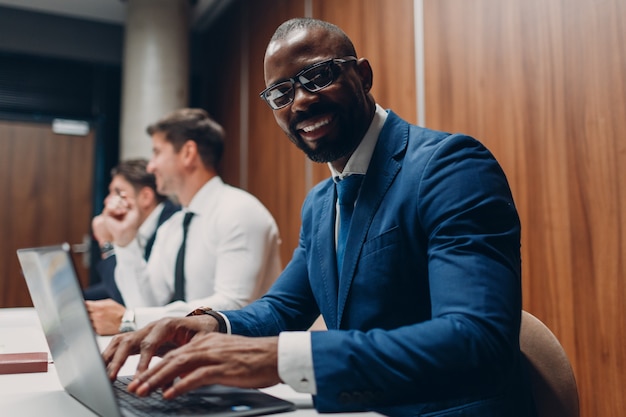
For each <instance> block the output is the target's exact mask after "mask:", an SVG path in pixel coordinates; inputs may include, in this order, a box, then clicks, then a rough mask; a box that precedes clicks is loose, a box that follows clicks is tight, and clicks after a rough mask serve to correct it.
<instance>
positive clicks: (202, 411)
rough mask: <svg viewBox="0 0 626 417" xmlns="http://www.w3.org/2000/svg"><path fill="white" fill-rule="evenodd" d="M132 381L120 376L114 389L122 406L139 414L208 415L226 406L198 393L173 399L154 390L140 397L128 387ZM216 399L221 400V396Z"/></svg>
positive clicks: (151, 415) (149, 416)
mask: <svg viewBox="0 0 626 417" xmlns="http://www.w3.org/2000/svg"><path fill="white" fill-rule="evenodd" d="M130 381H131V378H126V377H120V378H118V379H117V380H116V381H115V382H114V383H113V388H114V389H113V390H114V392H115V396H116V397H117V400H118V402H119V405H120V408H122V409H129V410H132V412H133V413H134V414H136V415H138V416H146V417H154V416H173V415H175V416H180V415H206V414H208V413H209V412H210V411H211V410H215V409H222V410H223V408H224V407H223V406H219V405H217V404H215V403H212V402H210V401H208V400H207V398H210V397H201V396H197V395H182V396H180V397H177V398H175V399H173V400H165V399H163V396H162V393H161V390H158V391H155V392H152V393H151V394H150V395H149V396H146V397H138V396H136V395H135V394H131V393H130V392H128V390H127V388H126V387H127V386H128V384H129V383H130ZM216 400H217V401H219V397H217V398H216Z"/></svg>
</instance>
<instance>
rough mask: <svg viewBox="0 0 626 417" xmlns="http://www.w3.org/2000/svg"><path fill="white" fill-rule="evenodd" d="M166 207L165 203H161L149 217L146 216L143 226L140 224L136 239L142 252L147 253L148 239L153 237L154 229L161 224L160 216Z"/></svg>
mask: <svg viewBox="0 0 626 417" xmlns="http://www.w3.org/2000/svg"><path fill="white" fill-rule="evenodd" d="M164 207H165V203H159V204H158V205H157V206H156V207H155V208H154V210H152V211H151V212H150V214H148V217H146V219H145V220H144V221H143V223H141V226H139V229H138V230H137V235H136V236H135V239H136V240H137V244H138V245H139V248H140V249H141V253H145V251H146V244H147V243H148V240H149V239H150V238H151V237H152V235H153V234H154V231H155V230H156V229H157V227H158V226H159V217H161V213H162V212H163V208H164Z"/></svg>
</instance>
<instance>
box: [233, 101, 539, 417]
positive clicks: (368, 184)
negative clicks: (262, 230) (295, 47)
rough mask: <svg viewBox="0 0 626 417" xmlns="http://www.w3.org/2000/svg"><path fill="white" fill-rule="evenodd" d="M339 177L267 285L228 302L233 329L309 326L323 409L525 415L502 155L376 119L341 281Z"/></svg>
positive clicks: (328, 184) (515, 234)
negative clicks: (248, 297)
mask: <svg viewBox="0 0 626 417" xmlns="http://www.w3.org/2000/svg"><path fill="white" fill-rule="evenodd" d="M335 201H336V194H335V187H334V184H333V182H332V180H331V179H328V180H326V181H323V182H322V183H320V184H318V185H317V186H316V187H315V188H313V189H312V190H311V192H310V193H309V194H308V196H307V198H306V200H305V202H304V205H303V209H302V228H301V232H300V241H299V246H298V247H297V248H296V250H295V251H294V254H293V258H292V260H291V261H290V263H289V264H288V265H287V267H286V269H285V270H284V271H283V273H282V274H281V276H280V277H279V278H278V280H277V281H276V283H275V284H274V286H273V287H272V288H271V289H270V291H269V292H268V294H267V295H266V296H264V297H263V298H262V299H261V300H259V301H257V302H254V303H252V304H251V305H249V306H248V307H246V308H244V309H242V310H240V311H232V312H226V313H225V314H226V315H227V317H228V319H229V321H230V323H231V328H232V331H233V333H237V334H244V335H256V336H261V335H276V334H278V333H279V332H280V331H285V330H303V329H306V328H308V326H309V325H311V324H312V323H313V321H314V320H315V318H316V316H317V315H318V314H319V313H321V314H322V315H323V316H324V319H325V321H326V324H327V326H328V328H329V330H328V331H326V332H313V333H312V334H311V343H312V349H313V363H314V371H315V379H316V384H317V395H316V398H315V406H316V408H317V409H318V410H319V411H323V412H325V411H328V412H340V411H356V410H375V411H379V412H382V413H384V414H391V415H429V416H434V415H437V416H460V415H463V416H481V417H484V416H507V417H509V416H526V415H528V414H527V406H528V404H527V402H526V400H525V396H526V393H527V387H526V386H525V385H524V382H523V371H522V369H521V365H520V351H519V337H518V336H519V326H520V312H521V283H520V224H519V218H518V215H517V212H516V209H515V206H514V204H513V199H512V196H511V192H510V189H509V186H508V183H507V180H506V178H505V175H504V173H503V171H502V170H501V168H500V166H499V165H498V163H497V162H496V160H495V159H494V158H493V156H492V155H491V153H490V152H489V151H488V150H487V149H485V147H484V146H482V145H481V144H480V143H479V142H477V141H476V140H474V139H472V138H470V137H468V136H464V135H459V134H456V135H450V134H447V133H443V132H436V131H432V130H428V129H423V128H420V127H417V126H413V125H410V124H408V123H407V122H405V121H403V120H401V119H400V118H399V117H397V116H396V115H395V114H393V113H392V112H390V113H389V116H388V118H387V121H386V122H385V125H384V127H383V129H382V131H381V134H380V137H379V140H378V143H377V145H376V148H375V151H374V154H373V157H372V160H371V162H370V165H369V168H368V171H367V174H366V176H365V179H364V182H363V185H362V188H361V191H360V194H359V197H358V200H357V202H356V207H355V211H354V214H353V218H352V226H351V229H350V232H349V236H348V241H347V248H346V253H345V258H344V263H343V271H342V272H341V279H339V278H338V274H337V270H336V266H335V265H336V263H335V262H336V259H335V235H334V233H335V232H334V226H335Z"/></svg>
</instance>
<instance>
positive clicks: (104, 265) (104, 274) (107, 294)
mask: <svg viewBox="0 0 626 417" xmlns="http://www.w3.org/2000/svg"><path fill="white" fill-rule="evenodd" d="M178 210H180V206H179V205H176V204H174V203H172V201H171V200H165V202H164V205H163V210H162V211H161V214H160V215H159V219H158V221H157V227H156V229H154V233H152V236H150V238H149V239H148V241H147V242H146V248H145V249H144V258H145V260H146V261H147V260H148V258H149V257H150V253H151V252H152V245H153V244H154V239H155V238H156V234H157V230H159V227H160V226H161V225H162V224H163V223H164V222H165V221H166V220H167V219H169V218H170V217H171V216H172V214H174V213H176V212H177V211H178ZM116 265H117V262H116V260H115V255H112V256H109V257H108V258H106V259H100V260H99V261H98V263H97V264H96V265H95V272H96V274H97V276H98V278H99V282H98V283H97V284H94V285H92V286H90V287H88V288H86V289H85V290H84V291H83V295H84V297H85V300H102V299H105V298H112V299H113V300H115V301H117V302H118V303H120V304H122V305H124V298H123V297H122V294H121V293H120V290H119V289H118V288H117V284H115V266H116Z"/></svg>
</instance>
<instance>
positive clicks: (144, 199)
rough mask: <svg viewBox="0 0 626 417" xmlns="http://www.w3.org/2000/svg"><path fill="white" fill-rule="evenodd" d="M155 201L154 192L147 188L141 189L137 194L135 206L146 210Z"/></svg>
mask: <svg viewBox="0 0 626 417" xmlns="http://www.w3.org/2000/svg"><path fill="white" fill-rule="evenodd" d="M155 201H156V194H155V192H154V190H153V189H152V188H150V187H148V186H146V187H141V190H139V192H138V193H137V206H139V207H141V208H143V209H146V208H148V207H150V206H151V205H152V204H154V202H155Z"/></svg>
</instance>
